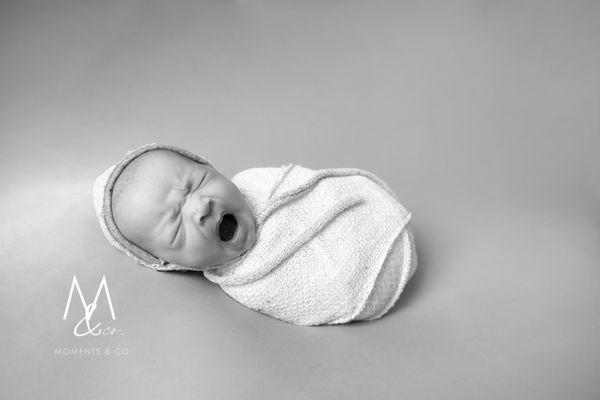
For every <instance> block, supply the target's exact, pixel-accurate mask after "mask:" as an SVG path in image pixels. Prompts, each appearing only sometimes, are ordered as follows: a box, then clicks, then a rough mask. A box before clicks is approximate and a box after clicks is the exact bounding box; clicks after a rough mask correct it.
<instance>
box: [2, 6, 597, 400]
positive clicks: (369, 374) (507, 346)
mask: <svg viewBox="0 0 600 400" xmlns="http://www.w3.org/2000/svg"><path fill="white" fill-rule="evenodd" d="M599 20H600V7H599V3H598V2H593V1H587V2H575V1H563V2H552V1H539V2H528V1H515V2H503V3H502V4H500V2H494V1H486V2H484V1H481V2H476V1H465V2H440V3H439V4H434V3H433V2H415V1H406V2H400V1H398V2H373V1H368V2H367V1H365V2H306V1H297V2H281V1H253V0H246V1H244V0H238V1H220V2H217V1H214V2H194V1H187V2H186V1H170V2H159V1H136V0H132V1H96V2H93V1H80V2H75V1H42V0H40V1H3V2H2V3H1V4H0V135H1V136H0V168H1V169H0V178H1V181H2V193H1V194H0V201H1V207H0V221H2V227H1V228H0V243H1V244H0V246H1V255H2V264H1V267H0V268H1V272H2V275H1V277H2V278H1V280H0V317H1V320H2V329H1V330H0V332H1V333H0V339H1V341H0V343H1V345H0V346H1V347H0V350H1V353H0V354H1V355H2V357H0V397H2V398H7V399H8V398H11V399H12V398H56V399H83V398H85V399H133V398H173V399H187V398H195V399H199V398H206V399H240V398H245V399H265V398H271V399H277V398H280V399H332V398H348V399H365V398H373V399H440V398H451V399H507V398H519V399H550V398H553V399H565V398H577V399H594V398H598V397H599V396H600V384H599V383H598V376H599V373H600V354H599V350H600V346H599V340H598V332H599V328H600V315H599V310H600V307H599V306H600V304H599V297H598V289H599V287H600V271H599V266H600V263H599V259H600V258H599V256H600V162H599V159H598V152H599V150H600V40H599V38H600V23H599V22H598V21H599ZM150 142H163V143H171V144H175V145H178V146H181V147H184V148H187V149H189V150H191V151H194V152H197V153H199V154H202V155H204V156H205V157H207V158H208V159H209V160H210V161H212V162H213V164H214V165H215V166H216V167H217V168H218V169H220V170H221V171H222V172H223V173H224V174H226V175H228V176H231V175H233V174H234V173H235V172H237V171H240V170H242V169H246V168H250V167H256V166H280V165H282V164H287V163H290V162H293V163H298V164H301V165H305V166H307V167H310V168H315V169H317V168H327V167H358V168H363V169H366V170H368V171H371V172H373V173H375V174H376V175H378V176H379V177H380V178H382V179H383V180H384V181H386V182H387V183H388V184H389V185H390V186H391V187H392V188H393V189H394V190H395V191H396V192H397V194H398V196H399V197H400V198H401V199H402V202H403V204H404V205H405V206H406V207H407V208H408V209H409V210H410V211H411V212H412V213H413V223H414V227H415V231H416V240H417V249H418V254H419V260H420V265H419V270H418V271H417V274H416V275H415V277H414V279H413V280H412V281H411V282H410V283H409V285H408V286H407V289H406V291H405V293H404V294H403V295H402V296H401V298H400V301H399V303H398V305H397V306H396V307H395V308H394V309H393V311H392V312H391V314H389V315H387V316H386V317H384V318H383V319H381V320H379V321H376V322H373V323H362V324H352V325H349V326H334V327H319V328H310V327H296V326H292V325H288V324H286V323H283V322H280V321H277V320H275V319H272V318H269V317H267V316H264V315H261V314H259V313H256V312H254V311H251V310H249V309H246V308H244V307H243V306H241V305H239V304H237V303H236V302H234V301H233V300H231V299H230V298H228V297H227V295H225V294H224V293H223V292H221V290H220V289H219V287H217V286H215V285H213V284H211V283H209V282H208V281H206V280H205V279H204V278H203V277H202V276H201V275H199V274H181V273H157V272H153V271H150V270H146V269H143V268H142V267H137V266H135V265H133V264H132V263H131V262H129V261H128V260H126V259H125V257H124V256H122V255H121V254H120V253H118V252H117V251H116V250H114V249H113V248H112V247H110V246H109V245H108V243H107V242H106V241H105V239H104V237H103V235H102V233H101V232H100V229H99V226H98V225H97V222H96V220H95V216H94V212H93V208H92V202H91V188H92V183H93V180H94V178H95V177H96V176H97V175H98V174H99V173H100V172H102V171H103V170H104V169H105V168H106V167H107V166H108V165H110V164H112V163H114V162H115V161H117V160H118V159H119V158H121V157H122V156H123V155H124V153H125V152H126V151H127V150H130V149H133V148H135V147H137V146H139V145H141V144H144V143H150ZM73 275H76V276H77V279H78V282H79V284H80V287H81V289H82V292H83V294H84V297H85V298H86V301H88V302H89V301H91V299H92V298H93V296H94V293H95V291H96V289H97V288H98V285H99V283H100V280H101V278H102V276H105V277H106V280H107V283H108V288H109V290H110V296H111V299H112V304H113V306H114V310H115V313H116V320H114V321H113V320H112V319H111V318H110V313H109V311H108V309H109V307H107V305H108V302H107V301H106V298H105V297H104V295H102V296H101V297H100V300H99V302H98V311H97V312H96V314H94V318H95V319H97V320H98V321H102V323H103V326H107V325H108V326H113V327H117V328H118V329H119V332H121V333H123V334H122V335H121V334H117V335H112V336H110V335H109V336H102V337H90V336H89V335H88V336H85V337H75V336H74V335H73V333H72V330H73V327H74V326H75V324H76V323H77V321H79V320H80V319H81V318H82V315H83V306H82V304H81V302H80V301H79V299H78V297H77V295H75V296H76V297H74V299H73V304H72V306H71V308H70V311H69V315H68V317H67V319H66V320H63V312H64V310H65V306H66V301H67V296H68V292H69V288H70V285H71V282H72V279H73ZM71 349H75V350H71ZM77 349H82V350H77ZM86 349H87V350H86ZM89 349H92V350H89ZM96 349H98V351H101V352H102V354H100V355H98V354H95V352H96ZM106 350H108V351H109V353H110V354H105V351H106ZM63 351H66V352H67V353H62V352H63ZM72 351H77V352H78V353H75V354H72V353H70V352H72ZM79 351H81V353H79ZM86 351H87V353H86ZM115 352H117V353H119V354H115ZM123 353H126V354H123Z"/></svg>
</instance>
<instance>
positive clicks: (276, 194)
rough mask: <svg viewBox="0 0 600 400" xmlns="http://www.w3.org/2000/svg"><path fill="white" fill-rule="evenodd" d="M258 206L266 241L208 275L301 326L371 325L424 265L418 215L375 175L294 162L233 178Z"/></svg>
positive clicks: (234, 294) (254, 305) (245, 301)
mask: <svg viewBox="0 0 600 400" xmlns="http://www.w3.org/2000/svg"><path fill="white" fill-rule="evenodd" d="M232 182H233V183H235V184H236V186H238V187H239V188H240V190H241V191H242V193H243V194H244V196H245V197H246V198H247V199H248V200H249V202H250V203H251V205H252V206H253V209H254V210H256V218H257V227H258V228H257V240H256V244H255V245H254V247H253V248H252V249H250V250H249V251H248V252H247V253H245V254H244V255H242V256H241V257H240V258H239V259H237V260H235V261H234V262H233V263H231V264H230V265H227V266H223V267H221V268H218V269H215V270H210V271H205V272H204V275H205V276H206V277H207V278H208V279H209V280H211V281H213V282H215V283H217V284H219V285H220V286H221V288H222V289H223V290H224V291H225V292H226V293H227V294H228V295H229V296H231V297H232V298H234V299H235V300H237V301H238V302H240V303H242V304H244V305H246V306H248V307H250V308H252V309H255V310H257V311H260V312H262V313H265V314H268V315H271V316H273V317H275V318H279V319H282V320H284V321H288V322H291V323H294V324H299V325H321V324H339V323H345V322H350V321H353V320H371V319H376V318H379V317H380V316H382V315H383V314H385V313H386V312H387V311H388V310H389V309H390V308H391V307H392V306H393V305H394V303H395V302H396V300H397V299H398V296H399V295H400V293H401V292H402V289H403V288H404V286H405V284H406V282H407V281H408V280H409V279H410V277H411V276H412V274H413V272H414V270H415V268H416V261H417V260H416V252H415V247H414V242H413V236H412V233H411V231H410V229H409V226H408V223H409V220H410V213H408V212H407V211H406V209H404V207H402V205H401V204H400V203H399V202H398V200H397V198H396V196H395V194H394V193H393V192H392V191H391V190H390V189H389V188H388V186H387V185H386V184H385V183H384V182H383V181H381V180H380V179H379V178H377V177H376V176H375V175H373V174H371V173H369V172H367V171H363V170H360V169H354V168H335V169H322V170H311V169H308V168H305V167H302V166H300V165H294V164H290V165H287V166H283V167H280V168H252V169H248V170H245V171H242V172H240V173H238V174H236V175H235V176H234V177H233V178H232Z"/></svg>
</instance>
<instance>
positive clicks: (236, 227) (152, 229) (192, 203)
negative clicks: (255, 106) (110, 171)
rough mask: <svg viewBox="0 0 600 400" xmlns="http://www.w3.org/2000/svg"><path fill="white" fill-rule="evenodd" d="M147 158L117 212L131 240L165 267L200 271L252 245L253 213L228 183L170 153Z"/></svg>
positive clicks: (207, 168)
mask: <svg viewBox="0 0 600 400" xmlns="http://www.w3.org/2000/svg"><path fill="white" fill-rule="evenodd" d="M146 157H147V158H148V159H147V160H144V161H145V162H144V163H143V164H141V167H140V170H139V174H138V175H136V177H135V179H134V182H133V184H132V185H133V187H132V188H130V189H131V190H128V191H127V192H128V193H127V195H125V196H124V198H123V200H122V202H121V205H122V206H121V205H120V206H119V210H113V211H114V214H115V221H116V223H117V227H118V228H119V230H120V231H121V233H122V234H123V235H124V236H125V237H126V238H127V239H129V240H130V241H132V242H134V243H135V244H137V245H138V246H140V247H142V248H143V249H145V250H146V251H148V252H150V253H151V254H153V255H154V256H156V257H159V258H161V259H163V260H165V261H169V262H171V263H175V264H179V265H183V266H187V267H195V268H202V269H209V268H210V267H212V266H218V265H219V264H222V263H224V262H225V261H227V260H230V259H232V258H235V257H238V256H239V255H241V254H242V253H243V252H244V251H246V250H247V249H249V248H251V247H252V246H253V245H254V242H255V240H256V233H255V232H256V225H255V219H254V215H253V212H252V210H251V208H250V206H249V204H248V203H247V202H246V200H245V199H244V198H243V196H242V194H241V193H240V191H239V189H238V188H237V186H235V185H234V184H233V183H232V182H231V181H230V180H228V179H227V178H225V177H224V176H223V175H221V174H220V173H219V172H218V171H217V170H216V169H214V168H213V167H211V166H208V165H204V164H200V163H198V162H195V161H193V160H190V159H189V158H187V157H185V156H183V155H180V154H178V153H175V152H172V151H169V150H155V151H151V152H149V153H147V154H146Z"/></svg>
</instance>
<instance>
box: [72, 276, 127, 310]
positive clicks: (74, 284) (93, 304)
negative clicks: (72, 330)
mask: <svg viewBox="0 0 600 400" xmlns="http://www.w3.org/2000/svg"><path fill="white" fill-rule="evenodd" d="M75 289H77V294H79V299H80V300H81V304H83V308H84V309H85V315H86V317H87V319H89V317H91V315H92V314H93V313H94V311H95V310H96V304H97V303H98V298H99V297H100V292H102V289H104V294H105V295H106V299H107V300H108V306H109V307H110V315H111V316H112V319H113V320H114V319H117V318H116V317H115V310H114V308H113V305H112V300H111V298H110V292H109V291H108V285H107V284H106V276H104V275H102V280H101V281H100V286H98V291H97V292H96V297H94V301H92V302H91V303H90V304H88V303H87V302H86V301H85V298H84V297H83V293H82V292H81V287H80V286H79V282H77V277H76V276H75V275H73V281H72V282H71V289H70V290H69V299H68V300H67V306H66V307H65V313H64V314H63V320H66V319H67V314H68V313H69V307H70V306H71V299H72V298H73V291H74V290H75Z"/></svg>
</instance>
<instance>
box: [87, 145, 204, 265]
mask: <svg viewBox="0 0 600 400" xmlns="http://www.w3.org/2000/svg"><path fill="white" fill-rule="evenodd" d="M152 150H171V151H174V152H176V153H179V154H181V155H184V156H185V157H188V158H189V159H191V160H194V161H197V162H199V163H201V164H206V165H209V166H212V165H211V163H210V162H209V161H208V160H206V159H205V158H204V157H201V156H199V155H197V154H194V153H191V152H189V151H187V150H184V149H181V148H178V147H175V146H171V145H164V144H157V143H151V144H145V145H143V146H140V147H138V148H137V149H135V150H131V151H128V152H127V153H126V154H125V157H124V158H123V159H122V160H121V161H119V162H118V163H117V164H115V165H112V166H110V167H108V168H107V169H106V171H104V172H103V173H102V174H100V176H98V178H96V181H95V182H94V192H93V200H94V209H95V210H96V216H97V217H98V222H99V223H100V227H101V228H102V232H103V233H104V236H106V239H107V240H108V241H109V243H110V244H111V245H113V246H114V247H115V248H117V249H118V250H119V251H121V252H122V253H124V254H125V255H126V256H127V257H129V258H131V259H132V260H133V261H135V262H136V263H138V264H140V265H143V266H144V267H148V268H152V269H155V270H158V271H177V270H179V271H181V270H184V271H187V270H194V271H201V270H202V269H201V268H193V267H185V266H182V265H177V264H173V263H170V262H168V261H165V260H162V259H160V258H158V257H156V256H154V255H152V254H150V253H148V252H147V251H146V250H144V249H142V248H141V247H139V246H137V245H136V244H135V243H132V242H130V241H129V240H128V239H127V238H126V237H125V236H123V234H122V233H121V232H120V231H119V229H118V228H117V226H116V224H115V220H114V215H113V212H112V191H113V188H114V186H115V182H116V181H117V178H119V175H121V172H123V170H124V169H125V167H127V165H129V163H130V162H131V161H133V160H134V159H136V158H137V157H139V156H140V155H142V154H144V153H147V152H149V151H152Z"/></svg>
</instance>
